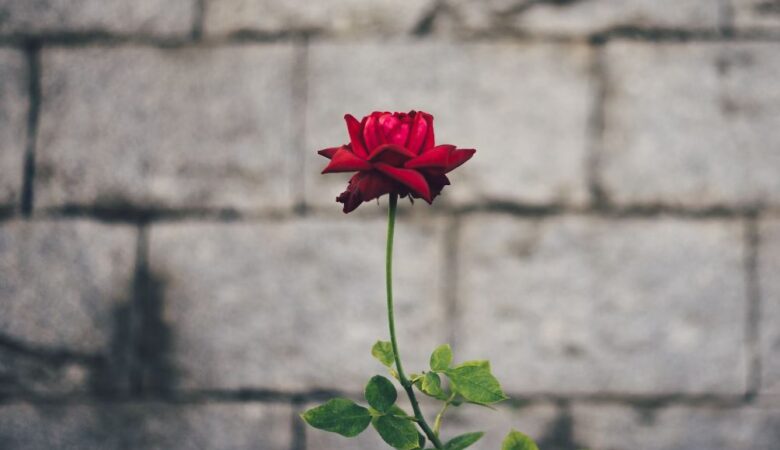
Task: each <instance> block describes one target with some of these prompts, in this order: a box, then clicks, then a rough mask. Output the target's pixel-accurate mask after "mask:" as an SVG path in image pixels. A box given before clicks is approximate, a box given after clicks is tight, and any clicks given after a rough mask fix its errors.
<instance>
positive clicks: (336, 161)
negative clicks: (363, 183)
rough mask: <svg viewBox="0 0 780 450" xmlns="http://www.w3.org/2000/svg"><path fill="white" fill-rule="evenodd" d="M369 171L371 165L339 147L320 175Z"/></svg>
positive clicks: (345, 148) (344, 148)
mask: <svg viewBox="0 0 780 450" xmlns="http://www.w3.org/2000/svg"><path fill="white" fill-rule="evenodd" d="M370 169H371V163H369V162H368V161H366V160H365V159H363V158H361V157H359V156H357V155H355V154H354V153H352V152H351V151H350V150H348V149H347V147H341V148H339V149H338V150H337V151H336V153H334V154H333V158H331V160H330V163H329V164H328V166H327V167H325V169H323V170H322V173H334V172H354V171H356V170H370Z"/></svg>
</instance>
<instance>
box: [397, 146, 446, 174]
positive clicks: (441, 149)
mask: <svg viewBox="0 0 780 450" xmlns="http://www.w3.org/2000/svg"><path fill="white" fill-rule="evenodd" d="M453 150H455V146H454V145H439V146H438V147H434V148H432V149H430V150H427V151H425V152H424V153H423V154H421V155H420V156H417V157H416V158H413V159H410V160H409V161H406V163H405V164H404V167H406V168H407V169H420V168H423V167H425V168H432V167H433V168H438V169H446V168H447V167H448V166H449V163H448V161H449V160H450V154H451V153H452V151H453Z"/></svg>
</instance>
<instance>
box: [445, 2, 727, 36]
mask: <svg viewBox="0 0 780 450" xmlns="http://www.w3.org/2000/svg"><path fill="white" fill-rule="evenodd" d="M446 1H447V4H448V5H449V8H450V9H449V11H450V14H448V15H447V16H446V17H445V18H444V20H443V22H444V24H443V26H442V28H444V29H449V30H450V31H453V32H457V33H462V32H487V33H494V32H496V30H504V31H506V30H513V31H522V32H527V33H541V34H552V35H561V34H563V35H586V34H591V33H597V32H603V31H607V30H610V29H615V28H621V27H622V28H628V27H635V28H673V29H694V30H714V29H716V28H717V26H718V23H719V18H720V14H721V7H722V6H721V3H720V2H718V1H713V0H684V1H681V0H632V1H628V2H627V1H623V0H588V1H537V2H523V1H519V0H488V1H484V0H446Z"/></svg>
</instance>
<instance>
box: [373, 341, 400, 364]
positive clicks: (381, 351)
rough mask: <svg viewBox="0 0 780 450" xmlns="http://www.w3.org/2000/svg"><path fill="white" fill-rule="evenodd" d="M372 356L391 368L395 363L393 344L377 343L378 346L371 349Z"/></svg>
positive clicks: (375, 345)
mask: <svg viewBox="0 0 780 450" xmlns="http://www.w3.org/2000/svg"><path fill="white" fill-rule="evenodd" d="M371 355H372V356H373V357H374V358H376V359H378V360H379V362H381V363H382V364H384V365H385V366H387V367H391V366H392V365H393V363H394V362H395V354H394V353H393V344H391V343H390V342H387V341H376V344H374V346H373V347H371Z"/></svg>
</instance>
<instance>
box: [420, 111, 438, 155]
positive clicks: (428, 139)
mask: <svg viewBox="0 0 780 450" xmlns="http://www.w3.org/2000/svg"><path fill="white" fill-rule="evenodd" d="M418 114H420V115H421V116H423V118H424V119H425V122H426V123H427V124H428V134H426V135H425V142H424V143H423V147H422V150H423V151H425V150H428V149H429V148H433V146H434V145H436V139H435V138H434V136H433V116H432V115H430V114H428V113H424V112H422V111H420V112H419V113H418Z"/></svg>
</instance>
